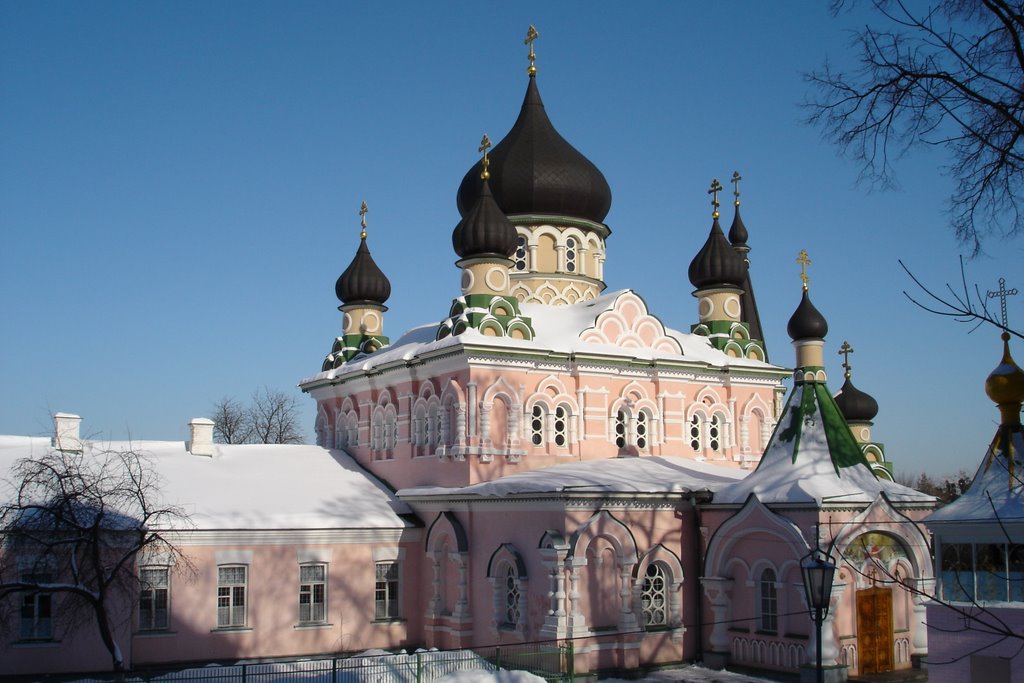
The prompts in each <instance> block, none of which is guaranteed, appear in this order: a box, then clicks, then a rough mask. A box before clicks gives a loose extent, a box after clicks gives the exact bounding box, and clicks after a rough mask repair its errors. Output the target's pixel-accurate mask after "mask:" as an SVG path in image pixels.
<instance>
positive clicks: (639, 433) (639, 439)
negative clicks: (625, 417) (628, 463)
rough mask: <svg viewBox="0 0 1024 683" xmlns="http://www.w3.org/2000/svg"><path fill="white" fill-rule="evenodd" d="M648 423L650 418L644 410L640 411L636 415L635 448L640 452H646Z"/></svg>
mask: <svg viewBox="0 0 1024 683" xmlns="http://www.w3.org/2000/svg"><path fill="white" fill-rule="evenodd" d="M650 422H651V420H650V416H649V415H648V414H647V411H646V410H641V411H640V412H639V413H637V414H636V447H637V448H638V449H639V450H641V451H646V450H647V444H648V443H649V433H648V432H649V430H650V426H651V425H650Z"/></svg>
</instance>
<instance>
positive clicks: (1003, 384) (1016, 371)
mask: <svg viewBox="0 0 1024 683" xmlns="http://www.w3.org/2000/svg"><path fill="white" fill-rule="evenodd" d="M1002 339H1003V358H1002V360H1000V361H999V365H997V366H996V369H995V370H993V371H992V372H991V373H989V376H988V379H986V380H985V393H986V394H988V397H989V398H990V399H992V400H993V401H994V402H995V403H996V405H1006V404H1014V403H1016V404H1017V405H1018V406H1020V404H1021V403H1022V402H1024V370H1021V369H1020V366H1018V365H1017V363H1016V362H1015V361H1014V360H1013V356H1011V355H1010V335H1009V334H1008V333H1006V332H1003V337H1002ZM1018 412H1019V408H1018Z"/></svg>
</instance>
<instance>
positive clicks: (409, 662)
mask: <svg viewBox="0 0 1024 683" xmlns="http://www.w3.org/2000/svg"><path fill="white" fill-rule="evenodd" d="M474 669H483V670H484V671H489V672H494V671H497V670H498V669H516V670H522V671H529V672H530V673H532V674H534V675H536V676H539V677H541V678H543V679H545V680H546V681H548V683H572V681H573V678H574V676H573V671H574V668H573V648H572V643H571V641H570V642H567V643H565V644H562V643H533V644H524V645H508V646H495V647H490V648H476V649H472V650H469V649H466V650H419V651H417V652H411V653H398V654H389V653H380V654H376V653H374V654H362V655H353V656H349V657H324V658H303V659H294V660H275V661H266V662H240V663H234V664H207V665H202V664H193V665H191V666H189V667H178V668H175V669H157V668H136V669H133V670H132V671H128V672H126V673H124V674H122V675H121V676H117V677H115V676H114V675H113V674H110V675H102V674H100V675H97V674H89V675H85V676H75V675H46V676H31V677H29V676H26V677H24V678H21V677H19V680H24V681H38V682H39V683H106V682H108V681H109V682H112V683H433V681H436V680H438V679H440V678H443V677H444V676H447V675H449V674H453V673H456V672H459V671H471V670H474Z"/></svg>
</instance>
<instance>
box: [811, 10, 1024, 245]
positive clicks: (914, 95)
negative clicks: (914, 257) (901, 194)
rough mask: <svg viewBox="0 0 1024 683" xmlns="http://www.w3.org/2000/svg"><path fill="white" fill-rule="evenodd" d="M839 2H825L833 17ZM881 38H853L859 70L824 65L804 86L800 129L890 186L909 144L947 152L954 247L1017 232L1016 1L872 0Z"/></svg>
mask: <svg viewBox="0 0 1024 683" xmlns="http://www.w3.org/2000/svg"><path fill="white" fill-rule="evenodd" d="M847 1H849V2H851V4H852V2H854V1H855V0H833V3H832V5H833V11H835V12H838V11H839V10H840V9H841V8H842V7H843V6H844V5H845V4H846V2H847ZM871 4H872V5H873V6H874V8H875V10H876V11H877V12H878V14H879V18H880V20H881V22H882V23H883V24H884V27H883V28H876V27H873V26H867V27H865V28H863V29H861V30H860V31H858V32H857V33H856V34H855V36H856V37H855V45H856V47H857V49H858V52H859V64H860V65H859V68H857V69H856V70H854V71H853V72H851V73H844V72H842V71H836V70H834V69H833V68H832V67H831V66H830V65H829V64H828V63H826V64H825V65H824V66H823V67H822V69H821V70H819V71H814V72H811V73H809V74H807V75H806V78H807V80H808V81H809V82H810V83H812V84H813V85H814V86H815V92H816V93H817V97H812V99H810V100H809V101H808V102H807V103H806V106H807V107H808V108H809V110H810V115H809V116H808V121H809V122H810V123H812V124H814V125H817V126H819V127H820V128H821V130H822V133H823V135H824V137H825V138H826V139H828V140H831V141H832V142H834V143H835V144H836V145H838V146H839V148H840V149H841V150H842V151H843V152H844V153H845V154H847V155H849V156H851V157H852V158H853V159H855V160H857V161H859V162H861V163H862V164H863V166H862V170H861V178H862V179H865V180H868V181H871V182H872V183H874V184H876V185H877V186H880V187H883V188H890V187H894V186H895V184H896V182H895V176H894V173H893V167H892V166H891V161H892V160H893V159H895V158H897V157H899V156H901V155H902V154H903V153H905V152H906V151H908V150H909V149H910V148H912V147H914V146H917V145H937V146H940V147H944V148H946V150H947V151H948V152H949V154H950V163H949V165H948V167H947V168H946V171H947V172H948V173H949V175H950V176H952V177H953V178H954V179H955V180H956V189H955V191H954V192H953V195H952V197H951V198H950V212H951V220H952V227H953V230H954V232H955V234H956V236H957V237H958V238H959V239H960V240H961V241H962V242H964V243H965V244H968V245H970V246H971V247H972V249H973V252H974V253H975V254H977V253H978V252H979V251H980V249H981V239H982V237H984V236H986V235H989V234H997V235H1000V236H1003V237H1008V236H1012V235H1016V234H1019V233H1020V232H1021V231H1022V230H1024V216H1022V214H1021V209H1022V206H1021V204H1020V202H1021V201H1022V200H1021V196H1022V195H1021V190H1022V189H1024V187H1022V185H1024V142H1022V136H1024V39H1022V33H1024V0H939V1H938V2H937V3H935V5H933V6H931V7H927V8H923V9H919V7H920V5H917V6H915V7H914V8H913V9H911V8H910V7H908V6H907V3H904V2H903V0H871Z"/></svg>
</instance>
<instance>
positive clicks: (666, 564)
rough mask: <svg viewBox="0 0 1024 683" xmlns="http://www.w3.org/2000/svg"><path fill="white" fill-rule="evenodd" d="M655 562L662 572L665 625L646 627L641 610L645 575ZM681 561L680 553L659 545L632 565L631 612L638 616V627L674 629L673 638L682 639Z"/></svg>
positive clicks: (649, 629)
mask: <svg viewBox="0 0 1024 683" xmlns="http://www.w3.org/2000/svg"><path fill="white" fill-rule="evenodd" d="M655 564H656V565H658V566H660V567H661V568H662V570H663V571H664V572H665V599H666V604H665V612H666V615H665V617H666V620H665V622H666V623H665V624H663V625H659V626H647V625H646V618H645V613H644V609H643V588H644V582H645V579H646V578H647V568H648V567H650V566H651V565H655ZM684 579H685V574H684V573H683V563H682V561H680V559H679V556H678V555H676V554H675V553H674V552H672V551H671V550H669V549H668V548H666V547H665V546H664V545H662V544H660V543H659V544H658V545H656V546H654V547H653V548H651V549H650V550H648V551H647V552H646V553H644V554H643V556H642V557H640V558H639V560H638V561H637V563H636V566H635V567H634V568H633V593H634V595H633V604H634V611H635V612H636V614H637V615H638V617H639V620H640V624H641V628H643V629H645V630H648V631H653V630H668V629H672V630H675V631H676V633H675V634H674V635H673V638H674V639H681V638H682V637H683V634H684V633H685V632H686V627H684V626H683V581H684Z"/></svg>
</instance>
